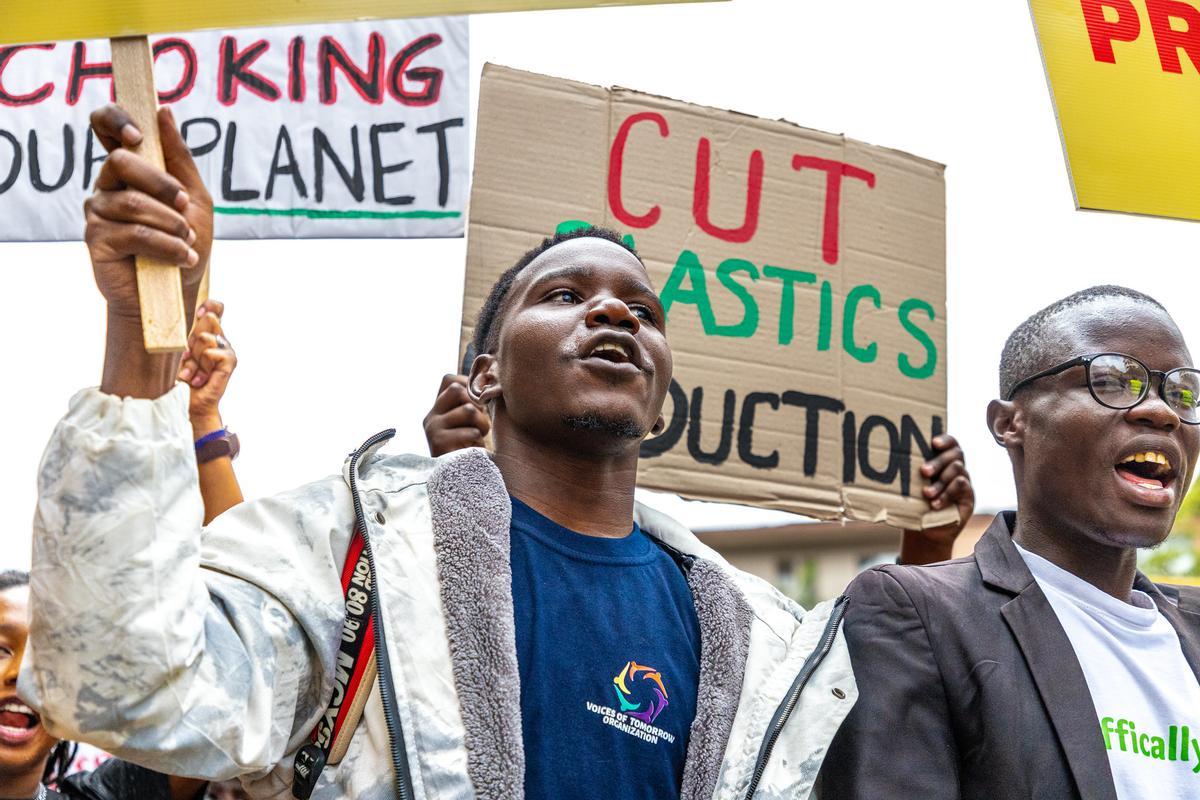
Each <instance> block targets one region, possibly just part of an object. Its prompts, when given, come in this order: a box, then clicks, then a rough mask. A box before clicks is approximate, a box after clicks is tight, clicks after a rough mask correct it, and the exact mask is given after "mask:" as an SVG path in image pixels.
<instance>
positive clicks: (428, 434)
mask: <svg viewBox="0 0 1200 800" xmlns="http://www.w3.org/2000/svg"><path fill="white" fill-rule="evenodd" d="M422 424H423V425H424V427H425V441H426V442H428V444H429V454H430V455H431V456H434V457H435V458H436V457H437V456H441V455H445V454H446V453H453V452H454V451H455V450H461V449H463V448H464V447H486V437H487V435H488V431H489V430H491V428H492V421H491V419H490V418H489V417H488V415H487V412H485V411H484V410H483V409H482V408H480V407H479V406H478V405H477V404H476V403H475V401H474V400H472V399H471V395H470V394H469V393H468V392H467V378H466V376H465V375H444V376H443V377H442V384H441V386H439V387H438V395H437V399H436V400H434V402H433V408H431V409H429V413H428V414H426V415H425V420H424V422H423V423H422Z"/></svg>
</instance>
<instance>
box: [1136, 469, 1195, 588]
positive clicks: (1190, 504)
mask: <svg viewBox="0 0 1200 800" xmlns="http://www.w3.org/2000/svg"><path fill="white" fill-rule="evenodd" d="M1138 567H1139V568H1140V569H1141V570H1142V572H1144V573H1146V574H1147V575H1150V576H1151V577H1162V578H1200V481H1197V482H1196V483H1194V484H1192V488H1191V489H1190V490H1189V491H1188V493H1187V496H1186V497H1184V498H1183V504H1182V505H1181V506H1180V507H1179V514H1178V516H1176V517H1175V526H1174V527H1173V528H1172V529H1171V535H1170V536H1168V537H1167V540H1166V541H1165V542H1163V543H1162V546H1160V547H1156V548H1155V549H1153V550H1143V551H1142V552H1141V553H1140V554H1139V557H1138Z"/></svg>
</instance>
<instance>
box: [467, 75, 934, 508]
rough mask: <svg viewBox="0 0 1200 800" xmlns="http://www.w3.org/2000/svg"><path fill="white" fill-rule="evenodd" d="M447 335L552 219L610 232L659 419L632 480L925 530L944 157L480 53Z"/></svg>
mask: <svg viewBox="0 0 1200 800" xmlns="http://www.w3.org/2000/svg"><path fill="white" fill-rule="evenodd" d="M478 114H479V116H478V133H477V138H476V153H475V156H476V157H475V176H474V183H473V185H472V194H471V219H470V225H469V232H468V242H467V278H466V291H465V297H464V302H463V328H462V338H461V344H462V348H463V352H464V353H465V351H466V348H467V344H468V342H469V341H470V337H471V333H472V331H473V325H474V322H475V319H476V315H477V314H478V311H479V308H480V306H481V304H482V302H483V299H484V297H486V295H487V292H488V291H489V289H490V288H491V285H492V284H493V283H494V282H495V280H496V278H497V277H498V276H499V275H500V273H501V272H502V271H503V270H504V269H506V268H507V267H509V266H511V265H512V264H513V263H514V262H515V261H516V260H517V259H518V258H519V257H520V256H521V254H522V253H523V252H524V251H525V250H527V249H528V248H530V247H531V246H533V245H534V244H536V243H537V242H538V241H539V240H540V239H541V238H542V237H543V236H546V235H547V234H550V233H553V232H554V231H555V230H556V229H559V228H561V227H564V226H565V227H572V226H577V225H580V224H584V223H592V224H601V225H606V226H609V227H612V228H615V229H617V230H618V231H620V232H621V233H622V234H626V235H628V236H630V237H631V238H632V239H633V241H634V244H635V245H636V247H637V249H638V251H639V252H640V254H641V255H642V257H643V259H644V260H645V262H646V265H647V267H648V269H649V272H650V276H651V278H652V280H653V281H654V283H655V288H656V289H657V290H658V291H659V292H660V295H661V297H662V301H663V304H664V305H665V306H666V307H667V309H668V320H669V324H668V326H667V330H668V337H669V340H670V342H671V344H672V349H673V351H674V356H675V373H674V382H673V384H672V386H671V390H670V396H669V398H668V400H667V402H666V406H665V408H664V416H665V417H666V419H667V428H666V430H665V431H664V432H663V433H662V435H660V436H659V437H657V438H655V439H652V440H649V441H647V442H646V443H645V444H644V446H643V449H642V463H641V466H640V469H639V476H640V477H639V482H640V483H641V485H643V486H646V487H650V488H654V489H664V490H669V491H674V492H679V493H680V494H683V495H686V496H689V497H696V498H704V499H711V500H721V501H730V502H738V503H746V504H751V505H757V506H763V507H768V508H777V509H785V510H789V511H796V512H800V513H803V514H809V515H812V516H817V517H822V518H838V517H842V518H850V519H859V520H880V521H887V522H890V523H892V524H895V525H900V526H920V525H922V524H924V525H926V526H928V525H932V524H937V523H940V522H945V521H947V519H948V518H953V512H950V514H949V515H947V514H946V513H945V512H942V513H941V514H926V513H925V512H926V511H927V506H926V504H925V502H924V501H923V500H921V499H920V497H919V495H920V492H919V489H920V486H921V485H922V481H921V478H920V476H919V473H918V472H917V470H918V467H919V465H920V463H921V461H922V460H923V457H924V454H926V453H929V452H930V446H929V441H930V439H931V438H932V437H933V436H934V435H935V434H936V433H939V432H941V431H943V430H944V429H945V422H946V410H945V409H946V309H945V186H944V181H943V167H942V166H941V165H939V164H935V163H932V162H929V161H925V160H923V159H920V158H916V157H914V156H910V155H907V154H905V153H901V152H897V151H895V150H887V149H884V148H881V147H873V146H871V145H867V144H863V143H861V142H856V141H854V140H851V139H847V138H845V137H843V136H836V135H832V134H827V133H821V132H819V131H813V130H809V129H805V128H801V127H798V126H796V125H793V124H790V123H787V122H779V121H770V120H764V119H758V118H755V117H751V116H747V115H744V114H737V113H733V112H729V111H720V110H716V109H712V108H704V107H701V106H696V105H690V104H687V103H683V102H679V101H676V100H669V99H665V98H661V97H654V96H650V95H646V94H641V93H639V92H635V91H630V90H626V89H611V90H610V89H603V88H600V87H596V86H589V85H585V84H580V83H574V82H571V81H565V80H559V79H556V78H549V77H545V76H541V75H534V74H531V73H526V72H518V71H516V70H511V69H507V68H503V67H497V66H491V65H489V66H488V67H486V68H485V70H484V76H483V81H482V86H481V89H480V98H479V112H478Z"/></svg>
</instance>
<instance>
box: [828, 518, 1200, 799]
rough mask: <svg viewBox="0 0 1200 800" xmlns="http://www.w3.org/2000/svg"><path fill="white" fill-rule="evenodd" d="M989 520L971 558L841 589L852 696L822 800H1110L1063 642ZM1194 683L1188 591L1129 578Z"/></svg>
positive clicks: (1194, 624)
mask: <svg viewBox="0 0 1200 800" xmlns="http://www.w3.org/2000/svg"><path fill="white" fill-rule="evenodd" d="M1015 519H1016V515H1015V514H1014V513H1013V512H1005V513H1003V514H1001V515H999V516H997V517H996V520H995V521H994V522H993V523H992V525H991V527H989V528H988V530H987V532H986V533H985V534H984V535H983V538H982V539H981V540H980V541H979V544H978V545H976V547H975V554H974V555H972V556H970V557H968V558H961V559H958V560H956V561H948V562H945V563H942V564H932V565H930V566H926V567H910V566H896V565H888V566H883V567H877V568H875V569H872V570H868V571H867V572H864V573H863V574H862V575H859V576H858V577H857V578H856V579H855V580H854V582H853V583H851V584H850V587H849V588H848V589H847V590H846V594H848V595H849V596H850V603H849V605H848V607H847V608H848V610H847V613H846V621H845V626H844V630H845V632H846V639H847V641H848V644H849V646H850V656H851V659H852V663H853V665H854V675H855V679H856V681H857V683H858V687H859V692H860V694H859V698H858V702H857V703H856V704H855V706H854V708H853V710H852V711H851V712H850V715H849V716H848V717H847V718H846V721H845V722H844V723H843V724H842V727H841V729H840V730H839V731H838V734H837V736H836V737H835V738H834V741H833V744H832V745H831V746H830V750H829V754H828V755H827V757H826V759H825V763H824V766H823V767H822V769H821V775H820V777H819V778H818V782H817V790H818V795H817V796H818V797H820V798H821V800H842V798H853V800H881V799H887V798H913V800H939V799H940V798H981V799H983V798H987V800H992V799H993V798H1014V799H1015V798H1038V799H1039V800H1042V799H1043V798H1046V799H1049V798H1053V800H1067V799H1069V798H1079V799H1080V800H1117V795H1116V790H1115V789H1114V787H1113V779H1112V773H1111V771H1110V770H1109V766H1108V754H1107V752H1106V751H1105V749H1104V739H1103V736H1102V735H1101V732H1100V725H1099V722H1098V721H1097V716H1096V709H1095V706H1094V705H1093V704H1092V696H1091V694H1090V693H1089V692H1088V688H1087V683H1086V681H1085V679H1084V677H1083V671H1082V670H1081V669H1080V667H1079V662H1078V660H1077V659H1076V657H1075V651H1074V650H1073V649H1072V647H1071V642H1070V640H1068V639H1067V634H1066V632H1065V631H1064V630H1063V628H1062V625H1061V624H1059V621H1058V617H1057V616H1056V615H1055V613H1054V610H1053V609H1052V608H1051V606H1050V603H1049V601H1048V600H1047V599H1046V596H1045V595H1044V594H1043V593H1042V590H1041V588H1040V587H1039V586H1038V585H1037V583H1036V582H1035V581H1034V579H1033V576H1032V575H1031V574H1030V572H1029V569H1028V568H1027V567H1026V566H1025V562H1024V560H1023V559H1022V558H1021V555H1020V554H1019V553H1018V552H1017V549H1016V547H1015V546H1014V545H1013V542H1012V525H1013V524H1014V521H1015ZM1135 586H1136V587H1137V588H1138V589H1141V590H1142V591H1144V592H1146V593H1147V594H1149V595H1150V596H1151V597H1152V598H1154V602H1155V603H1157V604H1158V607H1159V609H1160V610H1161V611H1162V613H1163V615H1164V616H1166V617H1167V619H1169V620H1170V621H1171V624H1172V625H1174V626H1175V630H1177V631H1178V632H1179V640H1180V643H1181V644H1182V646H1183V653H1184V656H1185V657H1186V658H1187V661H1188V663H1189V664H1190V665H1191V667H1192V670H1193V671H1194V672H1196V674H1197V675H1198V676H1200V589H1196V588H1191V587H1176V586H1159V585H1156V584H1154V583H1152V582H1151V581H1149V580H1148V579H1147V578H1146V577H1145V576H1144V575H1141V574H1140V573H1139V574H1138V577H1137V582H1136V583H1135Z"/></svg>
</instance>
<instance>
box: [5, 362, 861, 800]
mask: <svg viewBox="0 0 1200 800" xmlns="http://www.w3.org/2000/svg"><path fill="white" fill-rule="evenodd" d="M186 408H187V390H186V387H182V386H181V387H178V388H176V389H175V390H173V391H172V392H170V393H168V394H167V395H164V396H163V397H161V398H159V399H157V400H154V401H149V400H133V399H126V400H120V399H117V398H114V397H112V396H109V395H105V394H102V393H101V392H99V391H98V390H94V389H92V390H85V391H83V392H80V393H79V394H77V395H76V396H75V397H74V398H73V399H72V401H71V405H70V409H69V412H68V414H67V416H66V417H65V418H64V419H63V420H62V421H61V422H60V423H59V425H58V426H57V427H56V429H55V432H54V435H53V437H52V438H51V440H50V443H49V445H48V446H47V449H46V453H45V455H44V457H43V460H42V464H41V472H40V476H39V498H38V507H37V514H36V518H35V524H34V542H33V566H32V570H31V584H30V585H31V591H32V614H33V617H32V624H31V632H30V644H29V648H28V649H27V650H26V654H25V662H24V666H23V668H22V672H21V677H20V684H19V689H20V693H21V695H22V696H23V697H25V698H26V699H27V700H28V701H29V702H30V703H31V704H32V705H33V706H34V707H36V708H37V709H38V710H39V712H41V714H42V715H43V721H44V723H45V724H46V726H47V727H48V729H49V730H50V731H51V732H53V733H54V734H55V735H58V736H63V737H70V738H73V739H81V740H86V741H89V742H92V743H94V744H96V745H97V746H99V747H103V748H105V749H106V750H109V751H110V752H113V753H115V754H117V755H119V756H121V757H123V758H126V759H129V760H132V761H136V762H138V763H141V764H144V765H146V766H149V767H152V768H154V769H157V770H159V771H161V772H165V773H169V774H178V775H189V776H196V777H203V778H211V779H222V778H228V777H231V776H235V775H236V776H241V778H242V780H243V783H244V784H245V786H246V788H247V790H248V791H249V793H250V795H251V796H252V797H254V798H286V797H291V790H290V786H291V778H292V762H293V756H294V754H295V751H296V750H297V749H298V748H299V747H300V746H301V745H303V744H304V743H305V742H306V741H307V738H308V736H309V734H310V733H311V731H312V728H313V725H314V723H315V721H316V719H317V718H318V716H319V715H320V714H321V712H322V711H323V710H324V708H325V704H326V703H327V702H328V700H329V696H330V694H331V693H332V689H333V670H334V662H335V656H336V653H337V649H338V643H339V640H340V635H341V627H342V622H343V616H344V602H345V598H344V596H343V592H342V586H341V582H340V575H341V570H342V565H343V562H344V560H345V557H346V552H347V549H348V547H349V540H350V535H351V531H352V528H353V526H354V524H355V519H356V510H355V506H356V503H355V502H354V499H355V498H354V495H355V494H357V497H358V500H359V503H358V505H359V506H360V508H361V514H362V519H363V520H364V522H365V524H366V526H367V529H368V531H369V538H370V542H371V547H372V550H373V553H374V560H375V566H376V581H377V590H378V592H379V602H380V605H381V609H382V615H383V619H384V623H385V624H384V628H385V632H386V642H387V660H388V661H389V662H390V675H391V680H392V683H393V685H394V687H395V690H394V692H393V696H394V697H395V703H394V709H395V712H396V715H397V718H398V719H397V721H398V722H399V727H400V731H401V733H402V737H403V741H404V747H403V752H402V753H401V757H402V758H404V759H405V761H406V763H407V771H408V773H409V776H410V785H409V786H408V787H407V788H408V789H410V790H411V792H412V795H413V797H414V798H415V799H416V800H434V799H435V798H436V799H437V800H450V799H452V798H453V799H454V800H458V799H459V798H462V799H464V800H465V798H472V797H478V798H489V799H493V800H501V799H504V800H510V799H511V798H515V797H520V796H521V795H522V794H523V790H522V781H523V774H524V755H523V752H522V745H521V721H520V704H519V703H516V702H513V701H512V691H513V690H512V687H514V686H517V685H519V683H518V672H517V662H516V650H515V639H514V632H513V615H512V591H511V585H510V580H511V573H510V570H509V562H508V558H509V547H508V537H509V524H510V513H511V508H510V504H509V499H508V493H507V491H506V489H505V487H504V483H503V480H502V479H501V477H500V474H499V472H498V470H496V468H495V466H494V465H493V464H492V462H491V460H490V458H489V457H488V455H487V454H486V452H485V451H483V450H479V449H474V450H466V451H461V452H459V453H455V454H452V455H450V456H445V457H443V458H441V459H437V460H434V459H429V458H425V457H421V456H411V455H410V456H383V455H379V454H378V453H377V452H376V451H377V450H378V446H376V447H372V448H368V449H365V450H360V451H357V453H356V457H355V458H352V459H348V460H347V466H346V468H345V469H344V470H343V474H342V475H341V476H337V477H330V478H327V479H324V480H320V481H317V482H315V483H311V484H308V485H307V486H302V487H300V488H298V489H295V490H293V491H291V492H287V493H284V494H280V495H276V496H274V497H268V498H265V499H262V500H256V501H252V502H247V503H244V504H242V505H240V506H237V507H235V508H233V509H231V510H230V511H228V512H226V513H225V514H223V515H221V516H220V517H219V518H217V519H216V520H215V521H214V522H213V523H212V524H211V525H209V526H208V527H207V528H203V527H202V524H201V523H202V519H203V508H202V504H201V499H200V495H199V491H198V487H197V477H196V463H195V455H194V452H193V447H192V441H191V429H190V427H189V425H188V422H187V415H186ZM380 444H382V442H380ZM351 464H356V467H355V468H354V472H353V474H352V473H351V471H350V470H351V467H350V465H351ZM352 486H353V488H354V491H353V492H352ZM637 521H638V523H639V524H640V526H641V527H642V529H643V530H645V531H646V532H647V533H648V534H650V535H651V536H653V537H655V538H657V539H659V540H660V541H661V542H663V543H665V544H667V545H669V546H670V547H671V548H674V549H675V550H676V551H679V552H680V553H682V554H685V556H686V558H685V561H686V562H687V564H688V568H687V576H688V582H689V585H690V586H691V589H692V594H693V599H694V601H695V605H696V613H697V617H698V619H699V623H700V630H701V670H700V683H699V691H698V698H697V711H696V718H695V722H694V723H693V725H692V728H691V732H690V738H689V744H688V750H687V760H686V765H685V771H684V781H683V792H682V796H683V797H684V798H688V800H693V799H694V800H704V799H707V798H720V800H735V798H736V799H740V798H745V797H747V796H748V795H749V794H750V792H751V789H752V788H753V789H754V793H753V797H754V798H758V800H782V798H797V797H800V798H803V797H808V796H809V795H810V793H811V789H812V785H813V781H814V780H815V777H816V774H817V771H818V769H819V767H820V764H821V761H822V759H823V758H824V755H825V751H826V749H827V747H828V745H829V742H830V741H831V739H832V738H833V734H834V733H835V731H836V730H837V728H838V726H839V725H840V724H841V721H842V719H843V718H844V717H845V715H846V714H847V712H848V711H849V709H850V706H851V705H852V704H853V702H854V700H855V698H856V697H857V690H856V688H855V685H854V677H853V674H852V671H851V668H850V660H849V655H848V652H847V650H846V646H845V641H844V638H843V636H842V634H841V631H840V629H839V628H838V621H839V620H840V617H841V613H842V611H843V610H844V608H843V607H842V606H839V605H837V604H834V603H826V604H822V605H821V606H818V607H817V608H814V609H813V610H812V611H809V612H807V613H806V612H804V611H803V609H801V608H800V607H799V606H797V605H796V604H795V603H793V602H792V601H790V600H788V599H787V598H785V597H783V596H782V595H781V594H780V593H779V592H777V591H776V590H775V589H773V588H772V587H771V586H770V585H769V584H767V583H766V582H764V581H762V580H760V579H758V578H755V577H753V576H750V575H747V574H745V573H742V572H739V571H737V570H735V569H733V568H732V567H730V566H729V565H728V564H727V563H726V562H725V561H724V560H723V559H722V558H721V557H720V556H719V555H717V554H716V553H715V552H714V551H712V550H711V549H709V548H708V547H706V546H704V545H703V544H701V543H700V542H699V541H698V540H697V539H696V538H695V536H693V535H692V534H691V532H690V531H688V530H686V529H685V528H683V527H682V526H681V525H679V524H678V523H676V522H675V521H674V520H671V519H670V518H668V517H666V516H664V515H662V514H659V513H657V512H654V511H653V510H651V509H648V508H645V507H642V506H639V507H638V509H637ZM392 763H393V756H392V747H391V741H390V739H389V735H388V731H387V727H386V725H385V719H384V710H383V702H382V698H381V696H380V691H379V682H378V681H377V682H376V683H375V685H374V688H373V689H372V691H371V696H370V698H369V699H368V702H367V705H366V708H365V711H364V713H363V717H362V720H361V722H360V723H359V726H358V728H357V729H356V732H355V734H354V736H353V739H352V741H351V744H350V747H349V750H348V752H347V754H346V756H345V758H344V759H343V760H342V762H341V763H340V764H338V765H337V766H335V767H327V768H326V769H325V771H324V773H323V774H322V776H321V779H320V782H319V783H318V784H317V788H316V791H315V792H314V794H313V797H314V798H316V799H317V800H341V799H342V798H356V799H358V800H384V799H385V798H392V797H394V796H395V792H396V785H395V775H394V774H393V768H392ZM581 777H582V776H581Z"/></svg>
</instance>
